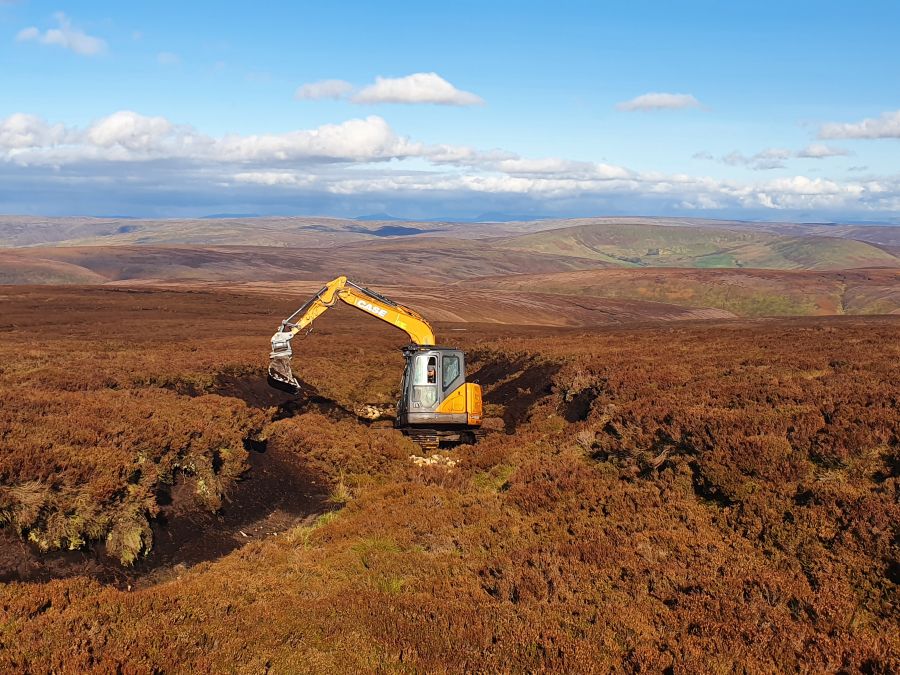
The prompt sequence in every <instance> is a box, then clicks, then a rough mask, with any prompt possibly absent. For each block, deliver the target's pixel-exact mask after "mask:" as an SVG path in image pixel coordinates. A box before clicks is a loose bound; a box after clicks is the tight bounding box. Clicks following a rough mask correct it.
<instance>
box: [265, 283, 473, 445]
mask: <svg viewBox="0 0 900 675" xmlns="http://www.w3.org/2000/svg"><path fill="white" fill-rule="evenodd" d="M338 300H341V301H342V302H345V303H347V304H348V305H350V306H351V307H354V308H356V309H358V310H360V311H362V312H365V313H366V314H369V315H370V316H374V317H375V318H377V319H381V320H382V321H385V322H387V323H389V324H391V325H392V326H396V327H397V328H399V329H400V330H402V331H405V332H406V334H407V335H409V339H410V341H411V344H409V345H408V346H406V347H403V356H404V357H405V358H406V367H405V368H404V370H403V379H402V380H401V384H400V400H399V401H398V402H397V418H396V421H395V426H396V427H397V428H398V429H400V430H401V431H402V432H403V433H404V434H406V435H407V436H409V437H410V438H411V439H412V440H413V441H415V442H416V443H418V444H419V445H420V446H421V447H422V448H423V449H426V450H429V449H436V448H438V447H439V446H440V444H441V443H447V444H457V443H474V442H476V441H477V440H478V439H479V438H481V436H482V429H481V413H482V411H481V407H482V406H481V387H480V386H479V385H477V384H474V383H472V382H466V358H465V354H464V353H463V352H462V351H461V350H459V349H453V348H451V347H438V346H435V342H436V340H435V337H434V330H433V329H432V328H431V325H430V324H429V323H428V322H427V321H426V320H425V318H424V317H423V316H422V315H421V314H419V313H418V312H415V311H414V310H412V309H410V308H409V307H405V306H403V305H401V304H400V303H398V302H394V301H393V300H391V299H389V298H386V297H384V296H383V295H380V294H378V293H376V292H375V291H372V290H369V289H368V288H365V287H363V286H360V285H359V284H355V283H353V282H352V281H350V280H349V279H347V277H345V276H340V277H338V278H337V279H334V280H333V281H330V282H329V283H328V284H326V285H325V286H324V287H323V288H322V289H321V290H320V291H319V292H318V293H316V294H315V295H314V296H313V297H312V298H311V299H310V300H309V301H308V302H307V303H306V304H305V305H303V306H302V307H301V308H300V309H298V310H297V311H296V312H294V313H293V314H291V315H290V316H289V317H288V318H287V319H285V320H284V321H282V322H281V326H279V328H278V330H277V332H276V333H275V335H273V336H272V352H271V354H269V384H270V385H271V386H273V387H275V388H277V389H281V390H282V391H287V392H289V393H293V394H297V393H300V392H301V391H302V388H301V386H300V383H299V382H298V381H297V378H296V377H294V374H293V372H292V371H291V356H292V355H293V352H292V350H291V339H292V338H293V337H294V336H295V335H296V334H297V333H299V332H300V331H301V330H303V329H304V328H306V327H308V326H309V325H310V324H312V322H313V321H315V320H316V318H317V317H319V316H321V315H322V313H323V312H325V310H327V309H328V308H330V307H334V305H335V303H336V302H337V301H338Z"/></svg>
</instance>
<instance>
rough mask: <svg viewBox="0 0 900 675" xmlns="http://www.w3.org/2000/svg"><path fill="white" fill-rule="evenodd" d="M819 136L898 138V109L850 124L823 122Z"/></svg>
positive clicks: (899, 126) (899, 132) (899, 128)
mask: <svg viewBox="0 0 900 675" xmlns="http://www.w3.org/2000/svg"><path fill="white" fill-rule="evenodd" d="M819 138H900V110H894V111H893V112H886V113H883V114H882V115H881V116H879V117H869V118H866V119H864V120H862V121H860V122H854V123H850V124H839V123H836V122H833V123H830V124H824V125H822V127H821V128H820V129H819Z"/></svg>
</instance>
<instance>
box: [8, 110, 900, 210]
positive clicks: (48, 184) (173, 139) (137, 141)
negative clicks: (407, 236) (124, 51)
mask: <svg viewBox="0 0 900 675" xmlns="http://www.w3.org/2000/svg"><path fill="white" fill-rule="evenodd" d="M801 152H802V151H801ZM733 154H734V156H727V157H729V161H732V162H735V163H737V164H738V165H743V164H745V163H748V162H750V163H752V162H755V163H760V162H764V161H775V162H777V161H783V159H784V158H786V157H788V156H796V155H797V154H798V152H797V151H790V150H786V149H783V148H770V149H767V150H764V151H762V152H760V153H757V155H755V156H751V157H749V158H748V157H745V156H743V155H740V153H733ZM757 156H758V158H757V159H754V157H757ZM101 188H102V189H101ZM25 189H29V190H32V191H34V190H35V189H40V190H41V191H42V192H41V194H44V195H48V194H53V192H52V191H53V190H54V189H56V190H59V191H62V192H61V193H59V194H62V193H67V194H72V191H73V190H76V189H77V190H78V194H79V195H80V197H78V199H83V198H84V195H85V194H97V195H107V194H109V191H110V190H119V191H122V194H123V195H126V194H127V195H129V196H128V199H126V200H125V202H123V203H128V202H129V201H130V200H138V201H140V200H143V201H144V202H145V203H149V202H152V203H154V204H160V203H161V202H159V201H158V200H159V195H161V194H164V193H166V192H167V191H168V192H171V193H179V194H182V195H190V196H191V203H194V201H193V198H194V196H196V195H198V194H203V195H206V196H207V197H208V198H209V199H212V200H213V201H215V200H222V203H226V202H227V200H229V199H232V198H234V197H233V196H234V195H237V194H241V195H244V196H245V197H247V198H248V199H251V200H253V199H255V200H257V201H255V202H254V203H257V204H260V203H266V204H268V203H272V202H270V201H269V200H270V199H271V198H279V199H282V200H283V201H282V202H281V203H282V204H286V203H288V204H289V203H294V204H297V203H300V202H297V201H291V200H296V199H298V198H300V197H301V196H302V199H303V200H304V201H303V202H302V203H304V204H311V203H315V204H327V203H329V202H328V199H338V198H339V199H340V200H341V201H340V203H341V204H344V205H346V204H351V203H352V204H362V203H366V202H364V200H366V199H372V200H375V201H378V202H379V203H386V201H391V200H394V203H396V202H398V201H402V200H408V203H417V204H423V203H434V204H438V205H446V204H448V203H456V204H457V205H460V204H461V205H464V206H463V208H465V209H478V208H481V209H482V210H489V209H487V208H484V207H487V206H488V205H491V208H496V207H497V206H498V205H505V206H504V208H511V209H514V208H516V206H519V207H521V206H522V205H526V204H530V205H533V206H534V207H535V209H537V210H542V209H544V210H545V211H544V212H546V210H548V209H552V208H554V205H557V204H563V203H567V204H579V205H582V206H581V207H579V208H581V209H582V210H583V208H585V207H584V206H583V205H584V204H591V205H601V206H600V207H599V208H603V206H602V205H612V204H618V208H623V209H629V210H643V209H645V208H646V209H658V210H679V209H681V210H692V211H709V210H716V209H726V210H731V211H732V212H742V213H748V212H750V213H758V212H760V211H763V212H766V211H772V210H785V211H788V210H797V211H803V212H808V211H810V210H823V211H828V212H835V213H839V212H842V211H844V212H846V211H850V212H853V213H861V212H871V213H891V212H895V211H896V210H897V209H898V208H900V177H889V178H880V179H879V178H875V177H867V178H866V179H860V180H836V179H825V178H811V177H808V176H785V177H779V178H777V179H774V180H768V181H736V180H722V179H716V178H711V177H706V176H691V175H687V174H664V173H658V172H650V171H643V172H641V171H635V170H632V169H629V168H627V167H623V166H617V165H612V164H606V163H599V162H590V161H579V160H572V159H567V158H561V157H543V158H542V157H521V156H519V155H517V154H516V153H514V152H510V151H507V150H503V149H492V150H481V149H477V148H470V147H466V146H456V145H430V144H426V143H422V142H418V141H415V140H412V139H409V138H407V137H405V136H402V135H400V134H398V133H397V132H396V131H395V130H394V129H393V128H392V127H391V126H390V125H389V124H388V123H387V122H386V121H385V120H384V119H382V118H381V117H378V116H369V117H365V118H360V119H350V120H347V121H345V122H342V123H339V124H326V125H321V126H318V127H315V128H311V129H298V130H294V131H289V132H286V133H279V134H244V135H238V134H231V135H227V136H221V137H215V136H211V135H208V134H204V133H202V132H201V131H199V130H197V129H196V128H194V127H192V126H190V125H185V124H178V123H175V122H173V121H171V120H169V119H166V118H165V117H160V116H148V115H142V114H140V113H137V112H134V111H127V110H126V111H118V112H115V113H113V114H111V115H108V116H106V117H104V118H102V119H98V120H96V121H95V122H94V123H93V124H91V125H89V126H87V127H84V128H79V127H74V126H66V125H64V124H59V123H51V122H48V121H46V120H44V119H42V118H40V117H37V116H34V115H28V114H23V113H17V114H14V115H11V116H9V117H7V118H5V119H0V194H3V195H6V196H7V197H9V196H11V195H12V196H15V195H16V194H18V193H19V192H21V190H25ZM92 189H93V190H92ZM17 191H18V192H17ZM66 191H68V192H66ZM103 198H104V199H106V197H105V196H104V197H103ZM123 199H125V198H124V197H123ZM360 200H363V201H360ZM415 200H418V201H415ZM423 200H424V201H423ZM429 200H431V201H429ZM10 203H12V202H10ZM60 203H62V202H60ZM332 203H333V202H332ZM438 208H440V209H444V208H445V206H438ZM442 212H446V211H442Z"/></svg>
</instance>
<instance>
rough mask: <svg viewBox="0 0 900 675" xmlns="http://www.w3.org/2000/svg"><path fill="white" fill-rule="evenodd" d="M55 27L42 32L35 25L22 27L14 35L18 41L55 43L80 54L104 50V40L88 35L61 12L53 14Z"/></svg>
mask: <svg viewBox="0 0 900 675" xmlns="http://www.w3.org/2000/svg"><path fill="white" fill-rule="evenodd" d="M53 18H54V19H55V20H56V23H57V27H56V28H49V29H47V30H46V31H44V32H43V33H42V32H41V31H40V30H39V29H38V28H37V27H36V26H29V27H28V28H23V29H22V30H20V31H19V33H18V35H16V40H17V41H18V42H39V43H40V44H44V45H56V46H58V47H62V48H64V49H68V50H70V51H73V52H75V53H76V54H81V55H82V56H95V55H97V54H102V53H103V52H105V51H106V41H105V40H102V39H101V38H98V37H94V36H92V35H88V34H87V33H85V32H84V31H82V30H81V29H79V28H76V27H75V26H73V25H72V22H71V21H70V20H69V17H67V16H66V15H65V14H64V13H62V12H57V13H56V14H54V15H53Z"/></svg>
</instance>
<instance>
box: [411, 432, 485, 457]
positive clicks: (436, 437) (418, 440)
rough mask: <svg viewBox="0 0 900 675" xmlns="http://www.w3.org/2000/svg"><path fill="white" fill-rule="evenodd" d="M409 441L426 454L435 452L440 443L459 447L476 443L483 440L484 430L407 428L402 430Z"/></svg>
mask: <svg viewBox="0 0 900 675" xmlns="http://www.w3.org/2000/svg"><path fill="white" fill-rule="evenodd" d="M402 431H403V433H404V434H406V435H407V436H408V437H409V439H410V440H411V441H412V442H413V443H415V444H416V445H418V446H419V447H420V448H422V450H425V451H426V452H429V451H433V450H437V449H438V448H440V447H441V443H444V444H447V445H450V444H452V445H460V444H463V443H477V442H478V441H480V440H481V439H483V438H484V436H485V433H486V432H487V430H486V429H465V430H462V431H457V430H443V429H421V428H415V427H413V428H407V429H403V430H402Z"/></svg>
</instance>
